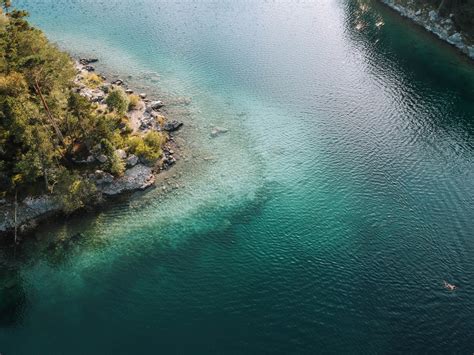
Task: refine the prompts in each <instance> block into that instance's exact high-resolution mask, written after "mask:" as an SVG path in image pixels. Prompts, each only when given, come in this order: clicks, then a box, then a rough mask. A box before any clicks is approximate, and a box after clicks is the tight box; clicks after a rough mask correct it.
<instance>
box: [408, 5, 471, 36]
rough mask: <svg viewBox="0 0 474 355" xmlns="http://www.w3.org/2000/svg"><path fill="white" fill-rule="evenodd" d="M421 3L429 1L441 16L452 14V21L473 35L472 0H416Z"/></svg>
mask: <svg viewBox="0 0 474 355" xmlns="http://www.w3.org/2000/svg"><path fill="white" fill-rule="evenodd" d="M415 2H416V3H418V4H420V5H423V4H425V3H429V4H431V5H434V6H435V7H437V9H438V11H439V13H440V14H441V15H443V16H448V15H449V14H453V15H454V22H455V23H456V25H457V26H458V28H459V29H460V30H462V31H463V32H465V33H468V34H470V35H471V36H474V0H416V1H415Z"/></svg>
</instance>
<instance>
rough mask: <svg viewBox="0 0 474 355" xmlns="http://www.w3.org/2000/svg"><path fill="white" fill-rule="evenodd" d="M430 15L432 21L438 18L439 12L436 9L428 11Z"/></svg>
mask: <svg viewBox="0 0 474 355" xmlns="http://www.w3.org/2000/svg"><path fill="white" fill-rule="evenodd" d="M428 16H429V17H430V21H436V20H438V13H437V12H436V11H435V10H431V11H430V12H428Z"/></svg>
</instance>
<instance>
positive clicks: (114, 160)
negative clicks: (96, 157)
mask: <svg viewBox="0 0 474 355" xmlns="http://www.w3.org/2000/svg"><path fill="white" fill-rule="evenodd" d="M106 170H108V171H109V172H110V173H111V174H112V175H115V176H121V175H123V173H124V172H125V163H124V161H123V160H122V159H120V157H118V156H117V154H115V153H113V154H112V155H111V156H110V157H109V159H108V160H107V167H106Z"/></svg>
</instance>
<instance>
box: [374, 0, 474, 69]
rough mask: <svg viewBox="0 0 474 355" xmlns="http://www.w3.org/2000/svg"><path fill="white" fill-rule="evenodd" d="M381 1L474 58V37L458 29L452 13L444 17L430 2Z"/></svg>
mask: <svg viewBox="0 0 474 355" xmlns="http://www.w3.org/2000/svg"><path fill="white" fill-rule="evenodd" d="M381 2H382V3H383V4H385V5H387V6H389V7H390V8H391V9H393V10H395V11H396V12H398V13H399V14H400V15H402V16H403V17H406V18H408V19H410V20H412V21H413V22H414V23H416V24H417V25H419V26H422V27H423V28H425V29H426V30H427V31H429V32H431V33H433V34H434V35H435V36H437V37H438V38H439V39H441V40H443V41H445V42H447V43H449V44H451V45H452V46H454V47H456V48H457V49H458V50H459V51H460V52H461V53H463V54H465V55H466V56H468V57H469V58H470V59H473V60H474V39H472V38H470V37H469V36H468V35H467V34H465V33H463V32H461V31H457V29H456V26H455V24H454V22H453V15H452V14H450V15H449V16H448V17H442V16H441V15H440V14H439V13H438V12H437V10H436V9H435V8H434V7H432V6H430V5H428V4H427V5H424V6H419V5H416V4H415V3H414V2H412V1H407V2H405V1H403V4H402V1H400V0H381Z"/></svg>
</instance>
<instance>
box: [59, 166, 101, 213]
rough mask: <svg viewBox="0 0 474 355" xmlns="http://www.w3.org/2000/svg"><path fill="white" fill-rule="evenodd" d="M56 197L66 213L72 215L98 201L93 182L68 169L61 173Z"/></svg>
mask: <svg viewBox="0 0 474 355" xmlns="http://www.w3.org/2000/svg"><path fill="white" fill-rule="evenodd" d="M54 197H55V199H56V201H57V202H58V203H59V204H60V205H61V207H62V209H63V211H64V212H66V213H72V212H74V211H76V210H78V209H80V208H83V207H85V206H86V205H88V204H90V203H93V202H95V201H97V199H98V195H97V188H96V187H95V185H94V183H93V182H91V181H89V180H86V179H84V178H82V177H81V176H79V175H78V174H77V173H75V172H71V171H68V170H66V169H62V170H61V171H60V173H59V176H58V182H57V185H56V187H55V190H54Z"/></svg>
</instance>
